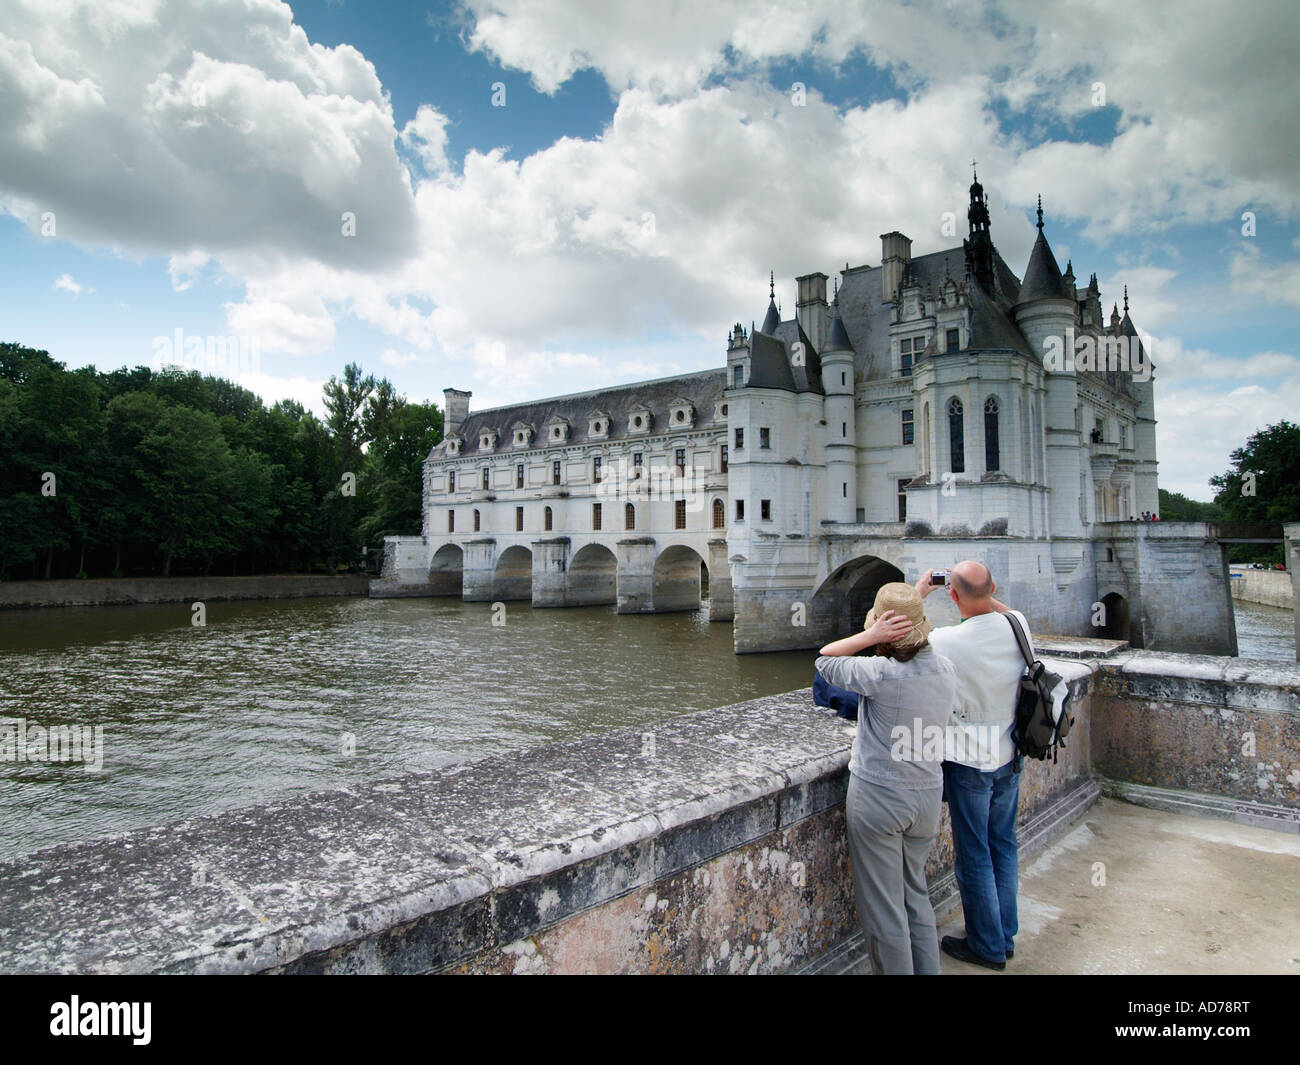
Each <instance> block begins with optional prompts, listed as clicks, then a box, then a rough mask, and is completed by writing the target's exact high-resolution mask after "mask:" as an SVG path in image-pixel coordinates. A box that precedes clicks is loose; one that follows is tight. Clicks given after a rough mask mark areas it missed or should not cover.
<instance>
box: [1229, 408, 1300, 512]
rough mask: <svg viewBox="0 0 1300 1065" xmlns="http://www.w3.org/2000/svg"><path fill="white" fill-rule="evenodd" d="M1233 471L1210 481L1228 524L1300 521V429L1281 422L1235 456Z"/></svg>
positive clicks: (1248, 441) (1239, 450) (1286, 422)
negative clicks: (1215, 489)
mask: <svg viewBox="0 0 1300 1065" xmlns="http://www.w3.org/2000/svg"><path fill="white" fill-rule="evenodd" d="M1231 457H1232V468H1231V469H1230V470H1227V471H1226V472H1225V473H1221V474H1218V475H1217V476H1215V477H1211V478H1210V485H1211V486H1212V487H1214V488H1217V489H1218V493H1217V494H1216V495H1215V497H1214V501H1215V502H1216V503H1218V504H1219V505H1220V506H1221V507H1222V508H1223V514H1224V518H1225V519H1226V520H1228V521H1257V522H1287V521H1300V426H1297V425H1295V424H1294V423H1292V422H1289V421H1281V422H1278V424H1277V425H1270V426H1268V427H1266V428H1264V429H1261V430H1259V432H1257V433H1255V434H1254V435H1253V436H1251V437H1250V439H1249V440H1247V441H1246V445H1245V447H1239V448H1237V449H1236V450H1235V451H1234V452H1233V453H1232V456H1231Z"/></svg>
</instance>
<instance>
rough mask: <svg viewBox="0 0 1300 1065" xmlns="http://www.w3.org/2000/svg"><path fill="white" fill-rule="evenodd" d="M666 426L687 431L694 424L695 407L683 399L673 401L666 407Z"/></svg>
mask: <svg viewBox="0 0 1300 1065" xmlns="http://www.w3.org/2000/svg"><path fill="white" fill-rule="evenodd" d="M668 424H669V425H670V426H672V427H673V428H674V429H689V428H690V427H691V426H692V425H694V424H695V405H694V404H693V403H692V402H691V401H690V400H689V399H685V398H680V399H675V400H673V401H672V403H670V404H669V406H668Z"/></svg>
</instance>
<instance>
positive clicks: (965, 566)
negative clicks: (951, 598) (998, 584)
mask: <svg viewBox="0 0 1300 1065" xmlns="http://www.w3.org/2000/svg"><path fill="white" fill-rule="evenodd" d="M949 583H950V584H951V585H952V588H953V591H955V592H956V593H957V595H958V597H960V599H962V600H963V601H965V602H969V603H978V602H980V601H981V600H984V599H988V598H989V597H990V596H992V595H993V574H991V573H990V572H989V570H988V567H987V566H985V565H982V564H981V563H979V562H971V561H969V560H968V561H966V562H958V563H957V565H955V566H953V568H952V572H951V573H950V574H949Z"/></svg>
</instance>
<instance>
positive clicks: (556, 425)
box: [546, 416, 569, 444]
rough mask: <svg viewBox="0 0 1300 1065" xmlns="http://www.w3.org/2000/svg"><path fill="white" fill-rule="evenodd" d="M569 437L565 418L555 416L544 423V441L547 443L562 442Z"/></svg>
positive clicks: (567, 423)
mask: <svg viewBox="0 0 1300 1065" xmlns="http://www.w3.org/2000/svg"><path fill="white" fill-rule="evenodd" d="M568 439H569V421H568V419H567V418H561V417H559V416H556V417H554V418H551V419H550V420H549V421H547V423H546V442H547V443H548V444H563V443H564V442H565V441H566V440H568Z"/></svg>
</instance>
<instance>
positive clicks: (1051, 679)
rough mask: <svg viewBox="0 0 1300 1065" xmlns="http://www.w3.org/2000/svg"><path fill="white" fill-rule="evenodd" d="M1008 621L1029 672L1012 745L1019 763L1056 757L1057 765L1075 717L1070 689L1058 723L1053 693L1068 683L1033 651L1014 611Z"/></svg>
mask: <svg viewBox="0 0 1300 1065" xmlns="http://www.w3.org/2000/svg"><path fill="white" fill-rule="evenodd" d="M1005 616H1006V619H1007V620H1008V621H1009V622H1011V629H1012V631H1013V632H1014V633H1015V634H1016V643H1018V644H1019V645H1020V653H1021V654H1022V655H1023V656H1024V659H1025V672H1024V675H1023V676H1022V677H1021V678H1020V694H1019V696H1018V698H1017V702H1016V723H1015V725H1014V726H1013V727H1012V730H1011V742H1012V743H1013V744H1015V747H1016V757H1017V760H1019V759H1020V758H1037V759H1039V760H1040V761H1042V760H1043V759H1046V758H1047V756H1048V754H1050V755H1051V756H1052V762H1053V763H1055V762H1056V751H1057V749H1058V748H1060V747H1064V746H1065V737H1066V736H1068V735H1069V734H1070V727H1071V726H1072V725H1073V724H1074V717H1073V715H1071V713H1070V693H1069V689H1068V688H1067V689H1066V694H1065V700H1064V702H1063V703H1062V704H1061V719H1060V721H1057V720H1056V719H1055V717H1054V716H1053V714H1052V704H1053V698H1052V693H1053V692H1054V691H1055V690H1056V687H1057V685H1059V684H1062V683H1064V682H1063V680H1062V678H1061V676H1060V675H1059V674H1057V673H1053V672H1051V671H1050V670H1049V669H1048V668H1047V667H1046V666H1045V665H1043V663H1042V662H1039V661H1038V660H1037V659H1036V658H1034V656H1033V655H1032V654H1031V653H1030V651H1029V641H1028V640H1027V639H1026V638H1025V632H1024V630H1023V629H1022V628H1021V627H1020V622H1018V621H1017V620H1016V619H1015V615H1014V614H1012V613H1011V612H1010V611H1008V612H1007V613H1006V615H1005Z"/></svg>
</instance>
